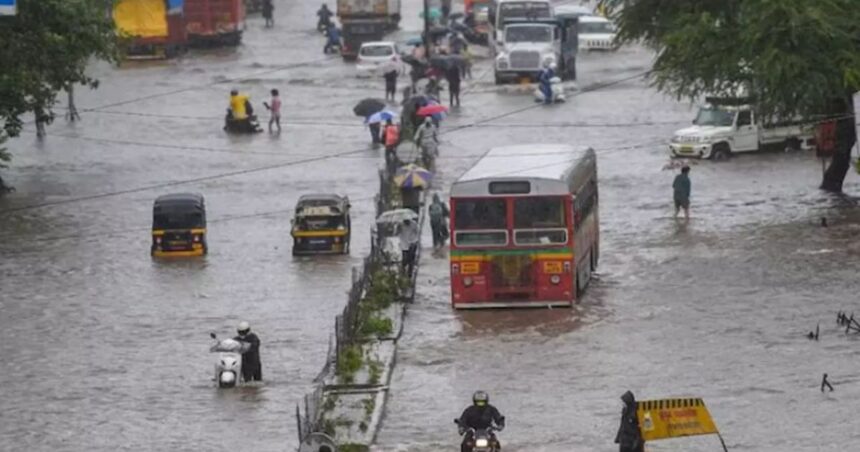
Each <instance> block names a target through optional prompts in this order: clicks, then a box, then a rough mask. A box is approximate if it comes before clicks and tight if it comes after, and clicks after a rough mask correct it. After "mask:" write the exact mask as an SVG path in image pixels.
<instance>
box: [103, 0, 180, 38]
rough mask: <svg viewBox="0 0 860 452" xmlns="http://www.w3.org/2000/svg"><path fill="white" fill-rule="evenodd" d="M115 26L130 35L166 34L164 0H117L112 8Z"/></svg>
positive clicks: (152, 35)
mask: <svg viewBox="0 0 860 452" xmlns="http://www.w3.org/2000/svg"><path fill="white" fill-rule="evenodd" d="M113 20H114V22H116V26H117V28H118V29H119V30H120V31H121V32H122V33H123V34H127V35H130V36H137V37H141V38H153V37H160V36H167V7H166V5H165V2H164V0H119V1H118V2H117V3H116V4H115V5H114V9H113Z"/></svg>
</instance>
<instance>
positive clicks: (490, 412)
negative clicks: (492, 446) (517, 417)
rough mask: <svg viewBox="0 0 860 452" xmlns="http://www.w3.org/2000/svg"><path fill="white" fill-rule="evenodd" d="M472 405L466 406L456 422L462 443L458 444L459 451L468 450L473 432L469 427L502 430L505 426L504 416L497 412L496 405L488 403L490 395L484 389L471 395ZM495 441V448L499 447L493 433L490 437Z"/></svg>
mask: <svg viewBox="0 0 860 452" xmlns="http://www.w3.org/2000/svg"><path fill="white" fill-rule="evenodd" d="M472 403H473V404H472V406H470V407H468V408H466V410H465V411H463V414H462V415H461V416H460V420H459V422H458V423H457V424H458V425H459V426H460V434H461V435H463V434H464V433H465V435H463V443H462V444H461V445H460V451H461V452H470V450H471V448H470V443H471V442H472V441H473V434H472V432H471V431H470V430H469V429H475V430H486V429H488V428H491V427H492V428H493V429H495V430H499V431H500V430H502V429H504V428H505V417H504V416H502V414H501V413H499V410H497V409H496V407H494V406H492V405H490V396H489V394H487V393H486V392H484V391H477V392H475V394H474V395H472ZM492 440H493V441H495V442H496V449H501V444H499V441H498V439H496V437H495V435H493V438H492Z"/></svg>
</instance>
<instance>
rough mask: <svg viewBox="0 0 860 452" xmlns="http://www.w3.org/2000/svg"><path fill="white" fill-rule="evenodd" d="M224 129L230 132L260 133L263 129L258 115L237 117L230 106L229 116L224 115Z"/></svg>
mask: <svg viewBox="0 0 860 452" xmlns="http://www.w3.org/2000/svg"><path fill="white" fill-rule="evenodd" d="M224 130H225V131H227V132H229V133H258V132H262V131H263V129H262V128H261V127H260V123H259V122H257V115H248V117H247V118H244V119H235V118H233V113H232V112H231V111H230V109H229V108H228V109H227V116H225V117H224Z"/></svg>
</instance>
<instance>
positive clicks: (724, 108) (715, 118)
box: [669, 98, 815, 160]
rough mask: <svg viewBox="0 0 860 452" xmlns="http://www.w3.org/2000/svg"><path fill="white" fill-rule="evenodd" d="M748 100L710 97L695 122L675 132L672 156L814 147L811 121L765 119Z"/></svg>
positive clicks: (709, 156) (719, 157) (722, 156)
mask: <svg viewBox="0 0 860 452" xmlns="http://www.w3.org/2000/svg"><path fill="white" fill-rule="evenodd" d="M745 102H747V101H746V100H742V99H738V100H735V99H718V98H708V99H707V103H706V104H705V105H703V106H702V107H701V108H699V111H698V113H697V114H696V119H694V120H693V125H692V126H691V127H687V128H684V129H681V130H678V131H676V132H675V134H674V135H673V136H672V139H671V141H670V143H669V152H670V153H671V154H672V157H681V158H701V159H714V160H723V159H726V158H728V157H730V156H731V155H733V154H738V153H744V152H757V151H762V150H768V149H770V150H789V149H791V150H813V149H815V133H814V132H815V130H814V127H813V126H812V125H811V124H810V123H809V122H808V121H803V120H799V119H798V120H794V121H766V120H763V118H760V117H759V116H758V115H756V113H755V111H754V108H753V107H752V106H751V105H750V104H748V103H745Z"/></svg>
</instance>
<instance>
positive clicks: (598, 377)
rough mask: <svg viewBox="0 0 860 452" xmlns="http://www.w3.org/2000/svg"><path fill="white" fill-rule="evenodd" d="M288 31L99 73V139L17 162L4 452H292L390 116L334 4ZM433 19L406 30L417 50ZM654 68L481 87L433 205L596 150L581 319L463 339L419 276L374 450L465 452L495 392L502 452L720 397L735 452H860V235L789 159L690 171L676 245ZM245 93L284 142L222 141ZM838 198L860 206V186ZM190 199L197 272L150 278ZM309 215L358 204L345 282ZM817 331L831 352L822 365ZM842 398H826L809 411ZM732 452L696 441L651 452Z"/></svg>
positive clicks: (81, 126) (471, 95)
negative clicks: (570, 149) (157, 224)
mask: <svg viewBox="0 0 860 452" xmlns="http://www.w3.org/2000/svg"><path fill="white" fill-rule="evenodd" d="M413 3H415V4H413ZM276 8H277V9H276V20H277V23H276V28H275V29H274V30H263V29H262V21H261V19H260V18H259V17H252V18H250V19H249V20H248V31H247V33H246V36H245V40H244V45H243V46H241V47H240V48H238V49H235V50H229V49H228V50H223V49H222V50H211V51H203V52H193V53H191V54H189V55H188V56H186V57H185V58H182V59H180V60H177V61H173V62H166V63H165V62H157V63H144V64H129V65H125V66H124V67H122V68H120V69H114V68H108V67H105V66H96V67H94V68H93V71H94V73H95V74H96V75H98V76H99V77H100V78H101V79H102V86H101V88H100V89H99V90H97V91H94V92H89V91H87V92H85V91H83V90H79V92H78V106H79V108H81V109H82V110H83V111H82V116H83V120H82V121H81V122H79V123H75V124H67V123H66V122H65V121H63V120H62V119H60V118H58V120H57V121H56V122H55V124H54V125H52V126H50V127H49V129H48V132H49V136H48V137H47V139H46V140H45V141H44V142H42V143H39V142H37V141H36V140H35V137H34V135H33V134H32V133H31V132H28V133H25V134H23V136H22V138H21V139H18V140H16V141H14V142H12V143H11V146H10V147H11V150H12V151H13V153H14V154H15V161H14V163H15V166H14V168H13V169H12V170H9V171H8V172H4V177H5V178H6V179H7V180H8V182H9V183H11V184H13V185H15V186H16V187H17V189H18V191H17V193H15V194H13V195H11V196H9V197H7V198H5V199H3V200H0V237H2V240H0V256H2V257H0V284H2V291H0V311H2V316H0V339H2V340H0V356H2V358H3V361H4V364H5V366H6V368H7V369H8V370H9V371H8V372H6V373H4V375H6V377H7V378H6V380H7V381H5V382H4V386H3V390H2V393H0V394H2V396H3V414H2V415H0V421H2V422H0V441H2V443H3V444H10V445H11V444H14V445H16V446H18V447H19V448H25V449H28V450H56V451H77V450H84V449H86V450H94V451H115V450H135V451H137V450H168V449H175V450H215V449H216V448H224V449H231V450H233V449H237V448H243V449H249V450H255V451H275V450H277V451H282V450H285V449H292V448H293V447H294V445H295V443H296V441H295V420H294V417H293V415H294V407H295V403H296V402H298V401H299V400H300V398H301V396H302V395H303V394H304V393H305V392H306V391H308V390H309V389H310V388H311V381H312V379H313V378H314V377H315V376H316V374H317V372H318V371H319V369H320V367H321V366H322V364H323V361H324V354H325V352H326V349H327V347H328V341H329V336H330V334H331V332H332V330H333V323H334V322H333V320H334V315H335V314H336V313H337V312H338V311H340V309H342V307H343V302H344V300H345V294H344V291H345V290H346V288H347V286H348V284H349V277H348V275H349V271H350V267H351V266H352V265H355V264H357V263H358V262H359V260H360V257H361V256H363V255H364V254H366V252H367V249H368V236H369V234H368V233H367V231H368V229H369V225H370V223H371V221H372V216H373V202H372V197H373V194H374V193H375V192H376V190H377V180H376V169H377V168H378V167H379V165H380V163H381V154H380V152H381V151H378V150H371V149H370V148H369V147H368V144H367V141H368V140H367V132H366V130H365V129H363V128H362V127H361V125H360V120H359V119H358V118H355V117H354V116H352V112H351V108H352V105H353V104H354V103H355V102H356V101H358V100H359V99H361V98H364V97H380V95H381V94H382V82H381V80H362V79H357V78H355V77H354V70H353V69H352V67H351V65H347V64H343V63H341V62H340V60H339V59H336V58H334V59H324V58H323V57H322V55H321V48H322V45H323V40H322V38H321V37H319V36H318V35H316V34H315V33H314V32H313V30H312V27H313V26H314V24H315V23H316V18H315V15H314V12H315V10H316V8H318V5H317V4H316V3H310V2H290V3H289V4H282V3H281V2H278V3H277V4H276ZM416 11H417V2H408V4H407V5H406V12H404V17H406V18H412V19H408V20H406V21H405V27H406V28H409V27H412V28H413V29H414V28H415V25H416V24H415V22H417V21H416V20H415V19H414V18H415V17H416V14H417V12H416ZM650 61H651V60H650V55H649V54H648V53H647V52H646V51H644V50H641V49H636V48H631V49H622V50H620V51H618V52H614V53H605V54H603V53H598V54H588V55H584V56H582V58H581V59H580V67H579V73H580V81H579V87H580V88H581V89H582V90H583V91H582V92H581V93H578V94H572V95H571V98H570V100H569V102H568V103H567V104H564V105H557V106H552V107H546V108H545V107H536V108H531V109H526V110H524V109H525V108H527V107H530V106H531V105H532V101H531V97H530V93H528V92H526V91H523V92H520V91H518V90H517V89H512V88H508V89H505V90H497V89H495V88H494V87H493V85H492V70H491V69H490V66H489V64H488V62H486V61H485V62H482V63H480V64H478V65H477V66H476V67H475V70H474V74H475V76H476V78H477V80H474V81H467V82H466V83H465V85H464V94H463V99H462V100H463V107H462V108H461V109H459V110H458V111H455V112H452V114H451V116H450V118H449V120H447V121H446V124H445V126H444V130H445V132H446V133H445V135H443V137H442V139H443V144H442V146H441V147H440V151H441V153H442V155H441V158H440V160H439V163H438V166H439V174H438V178H437V187H438V189H439V190H440V191H441V192H442V193H443V194H444V193H445V192H446V191H447V187H448V185H450V183H451V182H453V181H454V180H456V178H457V177H458V176H459V175H460V174H461V173H462V172H463V171H464V170H465V169H467V168H468V167H469V166H470V165H471V164H472V163H473V162H474V161H475V160H476V159H477V158H478V157H479V156H480V155H481V154H482V153H483V152H484V151H486V150H487V149H488V148H489V147H492V146H496V145H501V144H509V143H529V142H565V143H573V144H576V145H582V146H591V147H594V148H595V149H596V150H597V153H598V158H599V161H598V165H599V172H600V195H601V198H600V202H601V205H600V219H601V228H602V236H601V239H602V243H601V262H600V268H599V272H600V275H599V276H600V278H599V280H597V281H595V282H594V283H593V285H592V286H591V287H590V289H589V291H588V293H587V295H586V297H585V298H584V299H583V300H582V301H581V303H580V304H579V305H578V306H577V307H576V308H574V309H557V310H552V311H541V310H536V311H516V312H509V311H495V312H470V313H460V312H455V311H453V310H452V309H451V308H450V304H449V297H450V294H449V290H448V279H447V268H448V266H447V260H446V259H445V257H444V256H440V257H437V258H431V257H429V256H430V254H431V253H430V250H426V251H427V252H426V253H424V254H423V255H424V256H426V257H427V259H426V260H425V262H424V264H423V265H422V268H421V274H420V286H419V298H418V300H417V301H416V303H415V305H414V306H412V307H411V309H410V311H409V316H408V320H407V324H406V330H405V335H404V337H403V339H402V341H401V345H400V351H399V356H398V364H397V368H396V370H395V374H394V380H393V382H392V391H391V394H390V397H389V402H388V411H387V415H386V417H385V421H384V423H383V426H382V430H381V431H380V433H379V437H378V439H379V448H380V449H382V450H386V451H388V450H391V451H395V450H405V451H438V450H442V449H449V448H451V449H453V448H455V447H456V446H457V444H458V442H459V439H458V438H457V436H456V431H455V430H454V429H453V428H452V427H453V424H452V423H451V419H453V418H454V417H456V416H458V415H459V413H460V411H461V410H462V409H463V407H464V406H465V405H466V404H467V402H468V401H469V397H470V394H471V393H472V391H474V390H475V389H478V388H481V389H485V390H487V391H489V392H490V394H491V396H492V400H493V403H494V404H496V405H497V406H498V407H499V408H500V409H501V410H502V411H503V413H504V414H505V415H506V416H507V418H508V425H509V428H508V429H507V430H506V431H505V432H503V433H502V435H501V438H502V440H503V442H504V444H505V450H529V451H542V450H545V451H572V450H573V451H609V450H614V449H615V446H614V445H613V444H612V439H613V438H614V435H615V429H616V428H617V420H618V414H619V412H620V407H621V405H620V401H619V400H618V397H619V396H620V395H621V394H622V393H623V392H624V391H626V390H628V389H630V390H633V391H634V393H636V395H637V396H638V397H639V398H640V399H649V398H662V397H681V396H692V397H703V398H704V399H705V400H706V402H707V403H708V406H709V408H710V411H711V413H712V415H713V417H714V419H715V420H716V422H717V424H718V425H719V426H720V429H721V431H722V432H723V436H724V437H725V439H726V442H727V444H728V446H729V449H730V450H748V451H775V450H791V451H831V450H832V451H837V450H849V449H850V448H851V445H853V444H856V443H857V441H858V439H860V433H858V432H860V428H858V426H860V425H858V423H857V421H856V419H855V418H854V416H856V414H855V412H856V411H855V408H856V403H855V401H856V400H858V398H860V370H858V368H857V358H858V350H860V348H858V347H859V346H860V343H858V338H860V336H853V337H852V336H845V335H844V334H843V333H842V332H841V331H840V330H839V329H838V328H837V327H836V324H835V317H836V312H837V311H838V310H847V311H851V310H853V309H855V308H860V306H858V305H857V298H856V290H857V287H858V285H857V283H856V282H855V281H856V273H857V270H858V268H860V267H858V265H857V262H858V254H860V245H858V244H857V242H856V240H855V239H856V237H857V236H858V231H860V227H858V226H857V225H858V224H859V223H858V220H860V218H858V217H860V215H858V213H857V211H856V208H854V207H852V204H851V201H850V200H846V199H841V198H834V197H830V196H828V195H825V194H823V193H821V192H819V191H818V190H817V189H816V186H817V183H818V182H819V177H820V166H819V164H818V162H817V161H816V160H815V159H814V157H812V156H810V155H808V154H802V153H796V154H782V153H777V154H763V155H750V156H740V157H737V158H735V159H732V160H730V161H728V162H726V163H718V164H715V163H711V162H701V163H700V164H697V165H693V169H692V174H691V177H692V181H693V219H692V220H691V221H690V223H689V224H683V223H679V222H676V221H675V220H673V218H672V212H671V205H670V203H671V187H670V186H671V181H672V178H673V176H674V173H673V171H672V170H664V169H663V168H664V166H665V165H666V164H667V163H668V162H669V160H668V158H667V152H666V149H665V143H666V142H667V140H668V138H669V137H670V136H671V133H672V131H673V130H675V129H677V128H680V127H683V126H685V125H686V124H689V121H690V119H691V118H692V115H693V113H692V112H691V110H690V106H689V105H688V104H683V103H678V102H676V101H674V100H672V99H669V98H666V97H665V96H663V95H661V94H658V93H656V92H655V91H654V90H653V89H651V88H649V87H648V86H647V83H646V82H644V81H643V80H642V79H641V78H640V77H639V75H641V74H642V73H643V72H644V71H646V70H647V69H648V67H650ZM618 80H625V81H623V82H619V83H615V84H611V85H610V86H607V87H604V88H600V86H602V85H604V84H608V83H610V82H613V81H618ZM234 86H236V87H239V88H240V89H242V90H243V91H247V92H250V93H251V94H252V96H253V100H254V101H255V105H258V106H259V105H260V103H261V102H262V101H263V100H265V98H266V97H267V96H266V94H267V92H268V90H269V89H270V88H279V89H280V90H281V94H282V98H283V99H284V104H285V111H284V119H283V120H284V122H285V123H286V124H285V127H284V131H283V133H282V134H281V135H280V136H278V137H272V136H269V135H268V134H265V133H263V134H259V135H256V136H254V137H230V136H226V135H225V134H224V133H223V132H221V130H220V129H221V120H222V114H223V111H224V108H225V104H226V98H227V92H228V91H229V89H230V88H231V87H234ZM258 108H259V107H258ZM88 110H90V111H88ZM92 110H94V111H92ZM260 110H261V111H260V113H261V114H260V116H261V118H265V117H266V116H267V115H266V114H265V113H264V112H262V108H260ZM60 112H62V110H60ZM467 126H469V127H467ZM845 188H846V192H848V193H856V192H857V191H858V189H860V184H858V179H857V176H856V175H853V174H851V175H849V178H848V180H847V183H846V187H845ZM176 191H199V192H201V193H203V194H204V195H206V197H207V203H208V211H209V217H210V228H209V229H210V235H209V244H210V254H209V256H207V257H206V258H205V259H202V260H199V261H182V262H161V261H153V260H151V259H150V258H149V255H148V247H149V240H150V239H149V235H148V229H149V225H150V221H151V218H150V217H151V203H152V200H153V199H154V198H155V197H156V196H158V195H160V194H164V193H170V192H176ZM319 191H328V192H336V193H341V194H346V195H349V196H350V198H351V200H352V204H353V225H354V234H353V240H354V242H353V249H352V256H351V257H331V258H322V259H318V258H314V259H310V258H293V257H292V256H291V254H290V247H291V245H290V238H289V219H290V209H291V208H292V206H293V205H294V202H295V200H296V199H297V198H298V196H300V195H301V194H304V193H309V192H319ZM820 217H827V218H828V219H829V224H830V227H829V228H822V227H820V226H818V223H819V218H820ZM424 243H425V245H429V243H430V240H429V236H428V237H425V240H424ZM858 311H860V309H858ZM239 320H248V321H249V322H251V325H252V328H253V329H254V330H255V331H257V332H258V334H260V335H261V338H262V340H263V349H262V354H263V356H262V357H263V365H264V369H263V372H264V378H265V379H266V381H265V383H263V384H262V385H260V386H255V387H245V388H240V389H238V390H231V391H219V390H217V389H215V388H214V386H213V383H212V382H211V381H210V378H211V373H212V365H213V360H212V356H210V355H209V354H208V353H207V350H208V347H209V345H210V340H209V338H208V333H209V332H210V331H215V332H218V333H221V334H230V333H231V332H232V330H233V329H234V328H235V325H236V323H237V322H238V321H239ZM819 322H820V324H821V340H820V341H819V342H810V341H808V340H807V339H806V338H805V337H804V334H805V333H806V332H808V331H809V330H811V329H814V328H815V326H816V324H818V323H819ZM825 372H826V373H829V374H830V380H831V381H832V382H833V383H834V386H835V389H836V391H835V392H834V393H833V394H822V393H821V392H819V390H818V384H819V382H820V379H821V375H822V374H823V373H825ZM649 448H651V445H649ZM718 448H719V445H718V442H717V441H716V439H713V438H710V439H707V438H706V439H700V440H695V441H694V440H674V441H668V442H665V443H664V444H659V447H657V445H656V444H655V445H654V447H653V448H652V450H703V451H704V450H718Z"/></svg>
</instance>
